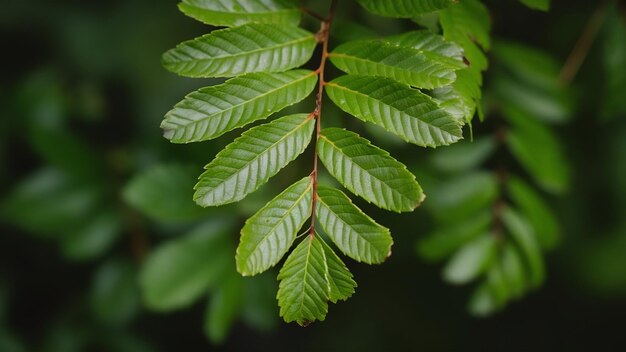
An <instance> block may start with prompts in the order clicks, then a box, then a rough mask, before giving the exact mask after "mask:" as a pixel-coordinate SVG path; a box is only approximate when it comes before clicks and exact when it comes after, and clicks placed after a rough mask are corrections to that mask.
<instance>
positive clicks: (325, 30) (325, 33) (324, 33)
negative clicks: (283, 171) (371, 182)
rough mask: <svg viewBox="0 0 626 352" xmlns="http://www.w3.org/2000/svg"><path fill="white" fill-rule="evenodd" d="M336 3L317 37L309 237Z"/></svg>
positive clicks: (312, 225)
mask: <svg viewBox="0 0 626 352" xmlns="http://www.w3.org/2000/svg"><path fill="white" fill-rule="evenodd" d="M337 1H338V0H332V1H331V4H330V9H329V10H328V16H327V17H326V18H325V19H324V20H323V21H322V23H321V27H320V30H319V32H318V35H317V37H318V38H319V41H320V42H321V43H322V57H321V59H320V65H319V67H318V68H317V70H316V71H315V72H316V73H317V75H318V77H319V83H318V90H317V97H316V99H315V110H313V113H312V114H313V116H315V122H316V128H315V131H316V132H315V155H314V156H313V171H312V172H311V177H312V178H313V197H312V200H311V227H310V229H309V236H310V237H314V236H315V207H316V205H317V165H318V150H317V145H318V141H319V138H320V134H321V130H322V103H323V95H324V87H325V86H326V80H325V78H324V71H325V68H326V60H327V59H328V39H329V37H330V28H331V26H332V23H333V19H334V17H335V9H336V8H337Z"/></svg>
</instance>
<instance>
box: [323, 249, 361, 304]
mask: <svg viewBox="0 0 626 352" xmlns="http://www.w3.org/2000/svg"><path fill="white" fill-rule="evenodd" d="M318 239H319V241H320V242H322V245H323V247H324V256H325V257H326V263H327V265H328V284H329V285H330V293H329V296H328V299H329V300H330V301H331V302H333V303H337V302H338V301H345V300H347V299H348V298H350V297H351V296H352V295H353V294H354V290H355V288H356V282H354V280H353V279H352V273H350V270H348V268H347V267H346V265H345V264H344V263H343V261H341V259H340V258H339V257H338V256H337V254H336V253H335V252H334V251H333V250H332V248H330V246H328V244H326V242H324V240H322V239H321V238H318Z"/></svg>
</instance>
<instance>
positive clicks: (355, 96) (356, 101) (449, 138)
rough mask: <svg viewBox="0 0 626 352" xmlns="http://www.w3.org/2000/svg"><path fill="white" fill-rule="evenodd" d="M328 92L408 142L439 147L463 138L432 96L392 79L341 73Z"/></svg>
mask: <svg viewBox="0 0 626 352" xmlns="http://www.w3.org/2000/svg"><path fill="white" fill-rule="evenodd" d="M326 92H327V93H328V96H329V97H330V99H331V100H332V101H333V102H334V103H335V104H337V106H339V107H340V108H341V109H342V110H343V111H345V112H347V113H349V114H351V115H353V116H355V117H357V118H359V119H361V120H363V121H366V122H371V123H374V124H376V125H379V126H381V127H383V128H384V129H386V130H387V131H389V132H392V133H394V134H396V135H398V136H399V137H401V138H402V139H403V140H405V141H407V142H410V143H413V144H416V145H419V146H425V147H436V146H441V145H449V144H452V143H455V142H457V141H458V140H460V139H461V138H462V131H461V127H460V126H459V124H458V123H457V121H456V120H455V119H454V117H453V116H452V115H450V114H449V113H448V112H447V111H446V110H445V109H443V108H441V107H440V106H439V105H438V104H437V103H436V102H435V101H434V100H433V99H432V98H431V97H429V96H427V95H425V94H422V93H421V92H419V91H418V90H415V89H411V88H410V87H409V86H407V85H404V84H401V83H397V82H395V81H393V80H390V79H387V78H380V77H368V76H352V75H348V76H341V77H339V78H337V79H335V80H333V81H331V82H329V83H327V84H326Z"/></svg>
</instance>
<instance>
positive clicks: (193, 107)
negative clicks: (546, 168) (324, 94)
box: [161, 70, 317, 143]
mask: <svg viewBox="0 0 626 352" xmlns="http://www.w3.org/2000/svg"><path fill="white" fill-rule="evenodd" d="M316 83H317V75H316V74H315V73H314V72H311V71H308V70H292V71H287V72H282V73H251V74H248V75H245V76H242V77H236V78H232V79H230V80H228V81H226V83H224V84H219V85H216V86H211V87H206V88H202V89H200V90H198V91H196V92H193V93H191V94H189V95H188V96H187V97H185V99H184V100H183V101H181V102H180V103H178V104H176V106H174V109H172V110H171V111H170V112H168V113H167V114H166V115H165V120H163V123H162V124H161V128H162V129H163V135H164V136H165V138H167V139H169V140H170V141H171V142H173V143H190V142H199V141H204V140H208V139H214V138H217V137H219V136H221V135H222V134H224V133H226V132H228V131H231V130H233V129H236V128H239V127H243V126H245V125H247V124H249V123H251V122H254V121H256V120H260V119H264V118H266V117H268V116H270V115H272V114H273V113H275V112H277V111H280V110H282V109H283V108H285V107H287V106H290V105H293V104H296V103H298V102H300V101H301V100H303V99H304V98H306V97H307V96H308V95H309V94H310V93H311V92H312V91H313V88H314V87H315V84H316Z"/></svg>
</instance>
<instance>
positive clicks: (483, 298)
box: [468, 282, 499, 317]
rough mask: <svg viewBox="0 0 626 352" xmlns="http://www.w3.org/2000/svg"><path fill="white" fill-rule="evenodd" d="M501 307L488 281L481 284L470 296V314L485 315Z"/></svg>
mask: <svg viewBox="0 0 626 352" xmlns="http://www.w3.org/2000/svg"><path fill="white" fill-rule="evenodd" d="M498 309H499V307H498V302H497V301H496V298H495V297H494V295H493V293H492V292H491V290H490V289H489V286H488V285H487V283H486V282H483V283H482V284H480V285H479V286H478V287H477V288H476V289H475V290H474V293H473V294H472V296H471V297H470V300H469V303H468V310H469V312H470V314H472V315H474V316H478V317H485V316H488V315H491V314H493V313H494V312H496V311H497V310H498Z"/></svg>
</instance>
